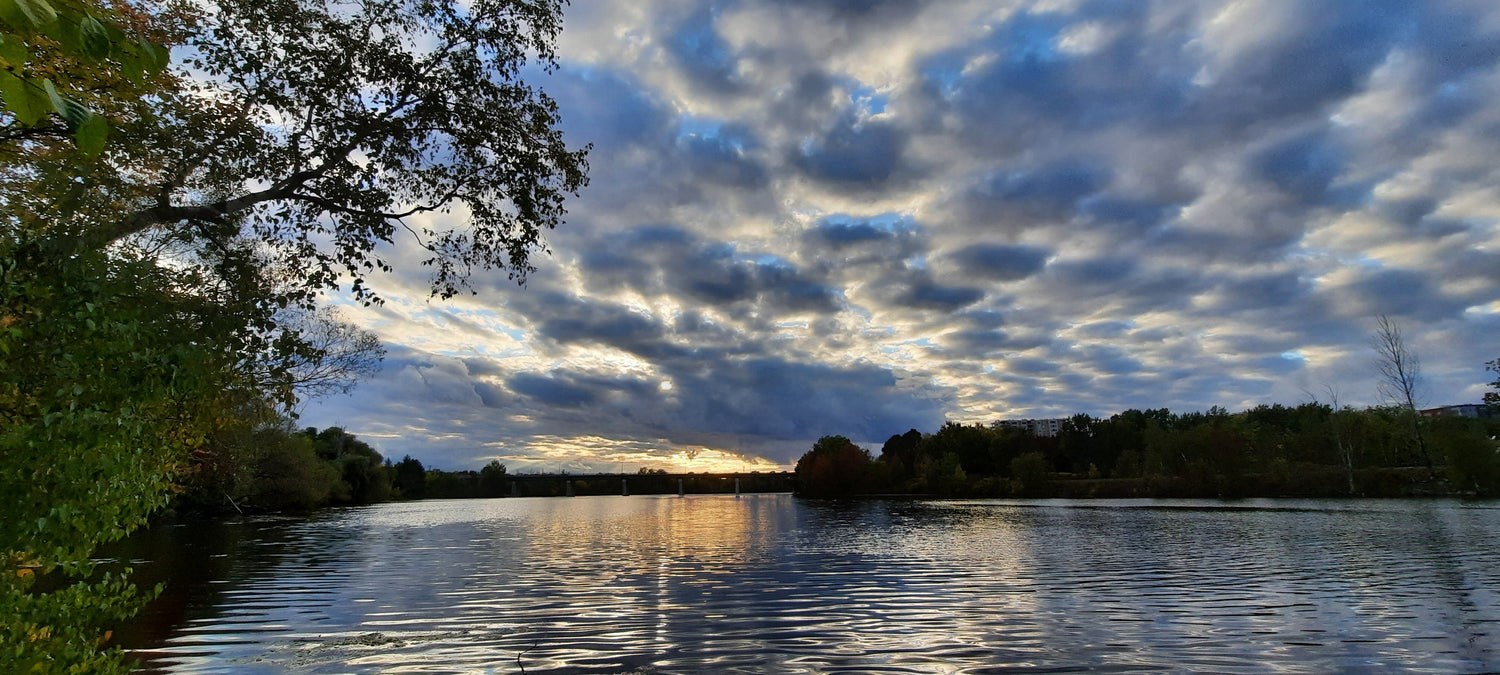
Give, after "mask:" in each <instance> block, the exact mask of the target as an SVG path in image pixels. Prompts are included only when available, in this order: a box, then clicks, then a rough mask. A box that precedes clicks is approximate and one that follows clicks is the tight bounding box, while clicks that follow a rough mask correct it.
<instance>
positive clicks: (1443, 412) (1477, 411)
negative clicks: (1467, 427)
mask: <svg viewBox="0 0 1500 675" xmlns="http://www.w3.org/2000/svg"><path fill="white" fill-rule="evenodd" d="M1422 416H1423V417H1472V418H1479V419H1484V418H1488V417H1489V416H1490V407H1489V406H1487V405H1485V404H1483V403H1460V404H1459V405H1445V406H1442V407H1440V408H1428V409H1426V410H1423V411H1422Z"/></svg>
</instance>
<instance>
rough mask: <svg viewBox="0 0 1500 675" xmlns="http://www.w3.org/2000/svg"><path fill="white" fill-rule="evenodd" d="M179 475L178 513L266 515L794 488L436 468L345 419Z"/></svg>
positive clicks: (711, 478) (256, 442) (223, 453)
mask: <svg viewBox="0 0 1500 675" xmlns="http://www.w3.org/2000/svg"><path fill="white" fill-rule="evenodd" d="M219 446H220V447H218V448H217V449H216V451H215V452H213V453H204V455H203V456H202V457H201V458H199V461H198V462H197V463H196V464H195V465H194V466H193V467H192V469H190V470H189V471H188V472H186V473H185V475H184V476H183V477H182V479H181V484H180V487H181V492H180V493H179V494H178V495H177V496H176V499H175V500H174V506H175V508H176V509H177V510H178V511H187V512H196V513H209V514H215V513H231V514H232V513H235V512H240V513H267V512H286V511H309V510H312V509H317V508H321V507H325V506H337V505H357V504H374V503H378V502H384V501H392V500H400V499H469V498H489V497H561V496H567V495H580V496H581V495H615V494H624V493H629V494H678V493H679V492H680V493H683V494H725V493H734V492H736V491H739V492H790V491H791V490H792V474H790V473H747V474H738V475H721V474H668V473H666V472H664V471H661V470H646V469H642V470H641V471H640V472H639V473H634V474H624V475H622V474H608V475H567V474H520V475H517V474H511V473H509V472H507V470H506V468H505V465H504V464H501V463H500V462H498V461H491V462H490V463H489V464H487V465H485V466H484V467H483V468H481V469H480V470H478V471H471V470H465V471H443V470H440V469H429V468H427V467H424V466H423V465H422V462H421V461H419V460H417V459H415V458H413V457H410V456H407V457H403V458H401V460H400V461H397V462H392V461H391V460H389V459H386V458H384V457H382V456H381V455H380V453H379V452H377V451H376V450H375V449H374V448H372V447H370V445H369V444H367V443H365V442H364V441H361V440H359V439H358V438H356V437H355V436H354V435H353V434H350V433H348V432H346V431H344V430H343V429H341V428H339V427H329V428H327V429H323V430H321V431H320V430H318V429H316V428H314V427H308V428H305V429H301V430H296V429H291V428H287V427H282V426H270V427H266V428H261V429H257V430H255V431H254V432H253V433H251V434H249V436H248V437H245V438H232V439H223V440H222V441H221V442H220V443H219Z"/></svg>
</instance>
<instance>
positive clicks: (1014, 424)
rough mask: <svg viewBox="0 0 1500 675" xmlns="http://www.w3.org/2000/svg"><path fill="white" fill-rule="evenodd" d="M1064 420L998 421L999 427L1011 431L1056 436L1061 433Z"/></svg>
mask: <svg viewBox="0 0 1500 675" xmlns="http://www.w3.org/2000/svg"><path fill="white" fill-rule="evenodd" d="M1063 421H1064V418H1057V419H1046V420H1033V419H1024V420H1000V422H999V425H1000V426H1002V427H1009V428H1011V429H1025V430H1027V431H1030V432H1031V433H1032V435H1033V436H1056V435H1057V434H1058V432H1060V431H1062V424H1063Z"/></svg>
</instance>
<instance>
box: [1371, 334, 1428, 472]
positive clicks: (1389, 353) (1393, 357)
mask: <svg viewBox="0 0 1500 675" xmlns="http://www.w3.org/2000/svg"><path fill="white" fill-rule="evenodd" d="M1370 344H1371V346H1372V347H1374V349H1375V368H1376V371H1377V372H1378V373H1379V377H1380V379H1379V382H1377V387H1378V388H1379V391H1380V395H1381V396H1383V397H1384V398H1385V399H1386V400H1387V401H1390V402H1391V403H1393V404H1395V405H1397V406H1400V407H1401V408H1403V409H1404V410H1405V411H1406V413H1407V415H1408V416H1409V418H1410V424H1411V431H1412V436H1413V437H1414V438H1415V439H1416V442H1417V451H1418V453H1419V454H1420V455H1421V457H1422V462H1423V463H1424V464H1426V466H1427V471H1428V473H1433V468H1432V456H1431V455H1430V454H1428V452H1427V441H1426V439H1425V438H1423V436H1422V425H1421V414H1420V413H1419V412H1418V410H1417V402H1418V400H1419V399H1420V397H1421V386H1422V362H1421V360H1420V359H1418V358H1417V355H1416V353H1415V352H1412V351H1411V350H1410V349H1409V348H1408V347H1407V346H1406V337H1405V336H1404V335H1403V334H1402V332H1401V324H1400V323H1398V322H1397V321H1396V320H1395V319H1392V318H1390V317H1389V316H1386V315H1384V314H1382V315H1380V316H1379V317H1378V318H1377V319H1376V322H1375V334H1374V335H1373V336H1371V338H1370Z"/></svg>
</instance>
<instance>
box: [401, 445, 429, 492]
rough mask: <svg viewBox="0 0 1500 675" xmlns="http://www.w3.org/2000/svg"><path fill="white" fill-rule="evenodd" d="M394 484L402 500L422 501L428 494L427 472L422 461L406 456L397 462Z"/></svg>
mask: <svg viewBox="0 0 1500 675" xmlns="http://www.w3.org/2000/svg"><path fill="white" fill-rule="evenodd" d="M393 482H394V483H395V487H396V489H397V490H398V491H400V493H401V498H402V499H421V498H422V497H423V496H424V495H425V494H426V492H427V470H426V469H425V468H423V467H422V462H421V461H420V460H418V459H416V458H414V457H412V456H411V455H405V456H403V457H402V458H401V461H399V462H396V475H395V479H394V481H393Z"/></svg>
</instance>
